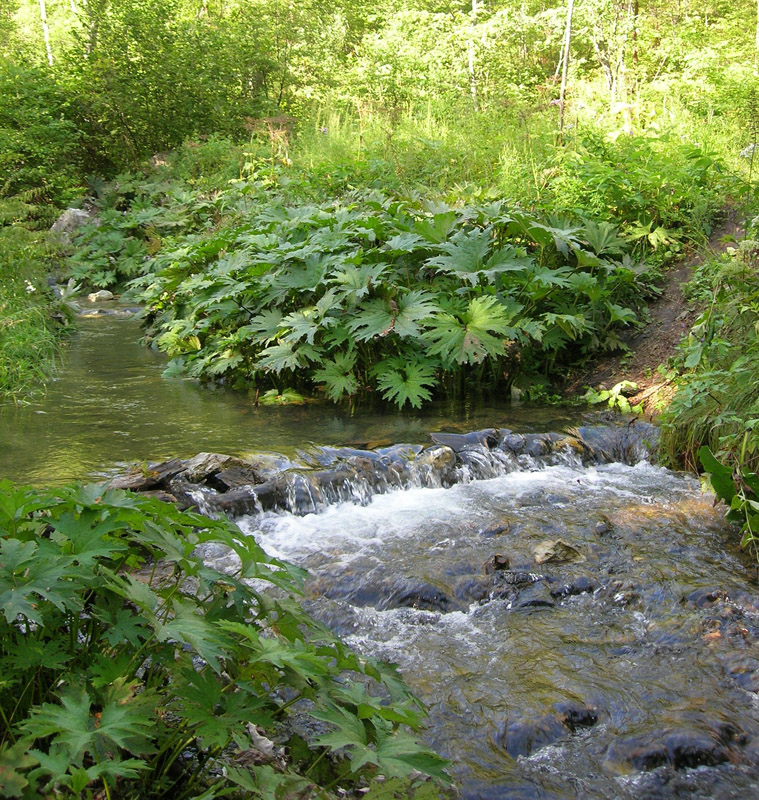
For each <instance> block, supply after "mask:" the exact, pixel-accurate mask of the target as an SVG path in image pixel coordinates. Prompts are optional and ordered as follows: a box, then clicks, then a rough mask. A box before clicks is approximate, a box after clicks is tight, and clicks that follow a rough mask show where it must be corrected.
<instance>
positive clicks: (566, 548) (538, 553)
mask: <svg viewBox="0 0 759 800" xmlns="http://www.w3.org/2000/svg"><path fill="white" fill-rule="evenodd" d="M533 552H534V556H535V563H536V564H566V563H568V562H570V561H585V556H583V554H582V553H581V552H580V551H579V550H578V549H577V548H576V547H572V545H571V544H568V543H567V542H565V541H564V540H563V539H555V540H553V539H547V540H546V541H544V542H541V543H540V544H539V545H538V546H537V547H536V548H535V550H534V551H533Z"/></svg>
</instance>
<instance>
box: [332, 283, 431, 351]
mask: <svg viewBox="0 0 759 800" xmlns="http://www.w3.org/2000/svg"><path fill="white" fill-rule="evenodd" d="M439 310H440V309H439V308H438V306H437V305H436V304H435V300H434V298H433V297H432V295H430V294H429V293H427V292H424V291H419V290H417V291H413V292H407V293H406V294H403V295H400V296H399V297H398V299H397V300H393V299H379V298H377V299H374V300H370V301H368V302H367V303H364V304H363V305H362V306H360V307H359V309H358V315H357V316H356V317H355V318H354V319H352V320H351V321H350V322H349V323H348V329H349V330H350V331H351V332H352V333H353V335H354V337H355V338H356V340H357V341H359V342H363V341H368V340H370V339H374V338H375V337H382V336H387V335H389V334H391V333H395V334H397V335H398V336H408V337H416V336H418V335H419V334H420V332H421V330H422V328H423V327H425V325H426V323H425V322H424V321H425V320H428V319H429V318H430V317H431V315H432V314H434V313H435V312H437V311H439Z"/></svg>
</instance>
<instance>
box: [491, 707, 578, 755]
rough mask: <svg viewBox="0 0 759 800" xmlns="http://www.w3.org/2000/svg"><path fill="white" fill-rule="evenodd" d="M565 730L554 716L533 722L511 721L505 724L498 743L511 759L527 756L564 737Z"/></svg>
mask: <svg viewBox="0 0 759 800" xmlns="http://www.w3.org/2000/svg"><path fill="white" fill-rule="evenodd" d="M566 734H567V729H566V727H565V726H564V724H563V723H562V721H561V719H559V717H558V716H557V715H555V714H549V715H546V716H545V717H540V718H539V719H534V720H522V719H517V720H511V721H508V722H507V723H506V725H505V726H504V728H503V729H502V731H501V734H500V736H499V737H498V742H499V744H500V745H501V747H503V748H504V749H505V750H506V752H507V753H508V754H509V755H510V756H511V757H512V758H517V757H518V756H529V755H530V753H532V752H533V751H535V750H538V749H539V748H541V747H545V746H546V745H549V744H553V743H554V742H555V741H556V740H557V739H560V738H561V737H562V736H566Z"/></svg>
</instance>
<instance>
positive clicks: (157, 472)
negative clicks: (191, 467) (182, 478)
mask: <svg viewBox="0 0 759 800" xmlns="http://www.w3.org/2000/svg"><path fill="white" fill-rule="evenodd" d="M183 469H184V462H182V461H180V460H179V459H178V458H172V459H171V460H170V461H162V462H161V463H159V464H149V465H148V466H147V467H146V468H141V469H134V470H132V472H129V473H128V474H126V475H117V476H116V477H115V478H113V479H112V480H111V481H110V482H109V484H108V487H109V488H110V489H128V490H130V491H132V492H145V491H148V490H151V489H165V488H166V487H167V485H168V482H169V481H170V480H171V479H172V478H173V477H174V476H175V475H178V474H179V473H180V472H181V471H182V470H183Z"/></svg>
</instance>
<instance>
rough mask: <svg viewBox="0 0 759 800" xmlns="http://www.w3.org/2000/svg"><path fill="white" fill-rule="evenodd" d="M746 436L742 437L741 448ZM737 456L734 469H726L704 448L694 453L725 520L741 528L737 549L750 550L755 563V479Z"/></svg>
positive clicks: (758, 527) (758, 521) (758, 481)
mask: <svg viewBox="0 0 759 800" xmlns="http://www.w3.org/2000/svg"><path fill="white" fill-rule="evenodd" d="M747 438H748V434H747V435H746V437H744V444H745V442H746V439H747ZM744 455H745V451H744V452H742V453H741V456H740V459H739V462H738V464H737V465H736V466H735V467H732V466H727V465H726V464H724V463H722V462H721V461H719V460H718V459H716V458H715V457H714V454H713V453H712V451H711V450H710V449H709V448H708V447H701V448H700V450H699V451H698V457H699V461H700V462H701V465H702V466H703V468H704V471H705V472H707V473H708V475H709V482H710V483H711V486H712V489H713V490H714V493H715V494H716V495H717V498H718V499H719V500H724V502H725V504H726V505H727V511H726V512H725V516H726V517H727V519H729V520H730V521H731V522H735V523H737V524H739V525H740V526H741V531H742V538H741V546H742V547H749V548H751V550H752V552H753V554H754V556H755V557H756V558H757V559H759V475H757V474H756V473H755V472H750V471H749V470H748V469H746V468H745V467H744V466H743V463H742V462H743V456H744Z"/></svg>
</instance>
